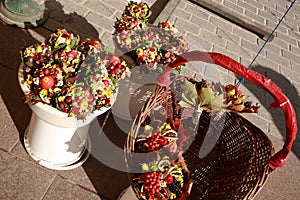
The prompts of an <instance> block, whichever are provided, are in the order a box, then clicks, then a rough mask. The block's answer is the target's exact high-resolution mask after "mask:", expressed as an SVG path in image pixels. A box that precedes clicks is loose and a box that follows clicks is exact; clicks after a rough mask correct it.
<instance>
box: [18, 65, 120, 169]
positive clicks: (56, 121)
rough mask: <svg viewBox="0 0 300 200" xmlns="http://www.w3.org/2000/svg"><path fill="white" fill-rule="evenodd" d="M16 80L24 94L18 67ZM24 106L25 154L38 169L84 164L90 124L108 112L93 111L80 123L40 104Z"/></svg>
mask: <svg viewBox="0 0 300 200" xmlns="http://www.w3.org/2000/svg"><path fill="white" fill-rule="evenodd" d="M18 78H19V84H20V86H21V88H22V90H23V92H24V93H26V91H28V89H27V87H25V86H24V85H23V84H22V83H23V67H22V65H21V66H20V68H19V72H18ZM113 103H114V102H113ZM28 105H29V108H30V109H31V110H32V116H31V120H30V123H29V125H28V127H27V129H26V132H25V134H24V144H25V148H26V151H27V152H28V154H29V155H30V156H31V157H32V158H33V159H34V160H36V161H37V162H38V163H39V164H40V165H42V166H44V167H47V168H50V169H55V170H68V169H73V168H76V167H78V166H80V165H82V164H83V163H84V161H86V159H87V158H88V156H89V152H90V150H89V149H90V148H91V146H90V144H91V143H90V142H89V136H88V131H89V126H90V123H91V122H92V121H93V120H94V119H96V117H97V116H99V115H101V114H103V113H105V112H106V111H108V110H109V109H110V107H108V108H102V109H100V110H97V111H95V112H94V113H92V114H90V115H89V116H87V118H86V119H85V120H84V121H82V120H77V119H76V118H73V117H68V114H67V113H64V112H61V111H59V110H57V109H56V108H53V107H51V106H49V105H46V104H43V103H36V104H34V105H33V104H30V103H29V104H28Z"/></svg>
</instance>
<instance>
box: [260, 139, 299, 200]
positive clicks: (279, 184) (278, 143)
mask: <svg viewBox="0 0 300 200" xmlns="http://www.w3.org/2000/svg"><path fill="white" fill-rule="evenodd" d="M270 139H271V141H272V142H273V145H274V146H275V149H276V150H277V151H278V150H279V149H280V148H281V147H282V145H283V141H282V140H281V139H278V138H276V137H271V136H270ZM296 145H299V143H297V144H296ZM295 153H298V152H295ZM295 153H291V154H290V155H289V157H288V159H287V162H286V164H285V165H284V166H283V167H281V168H278V169H276V170H275V171H274V172H273V173H272V174H271V175H270V176H269V178H268V180H267V183H266V185H265V186H264V187H263V189H262V191H261V192H260V194H259V195H258V197H257V198H255V200H256V199H264V198H265V199H272V198H274V199H289V200H297V199H299V195H300V191H299V185H300V174H299V170H300V160H299V158H298V157H297V156H296V155H295ZM271 197H272V198H271Z"/></svg>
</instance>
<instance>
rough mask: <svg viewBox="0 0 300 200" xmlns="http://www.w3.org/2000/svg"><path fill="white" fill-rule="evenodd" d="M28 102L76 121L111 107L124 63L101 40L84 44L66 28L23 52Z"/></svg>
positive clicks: (124, 68)
mask: <svg viewBox="0 0 300 200" xmlns="http://www.w3.org/2000/svg"><path fill="white" fill-rule="evenodd" d="M21 58H22V64H23V77H24V82H23V85H24V86H25V87H26V88H27V92H26V96H25V97H26V102H31V103H38V102H42V103H44V104H47V105H50V106H52V107H54V108H56V109H58V110H59V111H62V112H65V113H67V114H68V115H69V116H71V117H76V118H77V119H85V118H86V116H88V115H89V114H90V113H92V112H93V111H95V110H99V109H101V107H109V106H111V103H112V100H113V99H114V96H115V95H116V89H117V86H118V81H119V80H120V79H122V78H124V77H125V76H126V74H128V72H129V69H128V68H127V64H126V62H125V61H122V60H121V59H120V58H118V57H117V56H115V55H114V54H112V53H110V52H108V51H107V50H106V48H105V47H104V46H103V45H102V44H101V42H100V41H97V40H90V39H88V38H86V39H84V40H83V41H81V40H80V38H79V36H78V35H74V34H73V33H70V32H68V31H67V30H65V29H58V30H57V31H56V32H55V33H52V34H51V35H50V36H49V37H48V38H47V39H46V40H45V42H44V43H39V44H36V45H30V46H28V47H25V48H24V49H23V50H22V51H21Z"/></svg>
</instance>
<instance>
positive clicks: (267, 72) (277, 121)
mask: <svg viewBox="0 0 300 200" xmlns="http://www.w3.org/2000/svg"><path fill="white" fill-rule="evenodd" d="M252 70H253V71H256V72H258V73H260V74H262V75H264V76H266V77H268V78H270V79H271V80H272V81H273V82H274V83H275V84H277V86H278V87H280V88H281V90H282V92H283V93H284V94H285V95H286V96H287V97H288V98H289V100H290V101H291V102H292V105H293V107H294V109H295V111H296V115H297V123H298V129H299V127H300V120H299V118H300V113H299V107H300V97H299V92H298V91H297V89H296V88H295V87H294V86H293V84H292V83H291V82H290V80H288V79H287V78H286V77H285V76H283V75H282V74H280V73H278V72H276V71H274V70H272V69H270V68H268V67H265V66H261V65H256V66H254V67H253V68H252ZM243 86H245V87H246V88H247V89H248V90H249V91H250V92H251V93H252V94H254V95H255V97H256V98H257V99H258V100H261V99H262V96H261V95H262V89H260V88H257V87H255V86H254V85H253V84H252V83H250V82H248V81H245V82H244V83H243ZM264 95H265V100H264V101H261V106H263V107H264V108H265V109H266V110H268V111H269V113H270V114H271V116H272V121H273V125H274V126H271V127H270V133H271V134H272V130H274V128H277V129H278V130H279V131H280V133H281V135H282V136H283V137H284V138H285V136H286V132H285V118H284V115H283V113H282V111H281V109H279V108H278V109H270V104H271V103H272V102H273V97H271V95H269V94H268V93H266V92H265V94H264ZM299 132H300V131H299V130H298V133H297V138H296V140H295V143H294V145H293V148H292V152H293V153H294V154H295V155H296V156H297V157H298V158H299V159H300V135H299Z"/></svg>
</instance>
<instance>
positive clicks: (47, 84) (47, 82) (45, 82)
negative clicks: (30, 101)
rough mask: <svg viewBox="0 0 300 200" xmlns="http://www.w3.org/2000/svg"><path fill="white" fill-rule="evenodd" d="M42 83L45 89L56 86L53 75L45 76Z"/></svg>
mask: <svg viewBox="0 0 300 200" xmlns="http://www.w3.org/2000/svg"><path fill="white" fill-rule="evenodd" d="M40 84H41V87H42V88H43V89H46V90H48V89H50V88H52V87H53V86H54V79H53V78H52V77H51V76H43V77H42V78H41V81H40Z"/></svg>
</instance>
